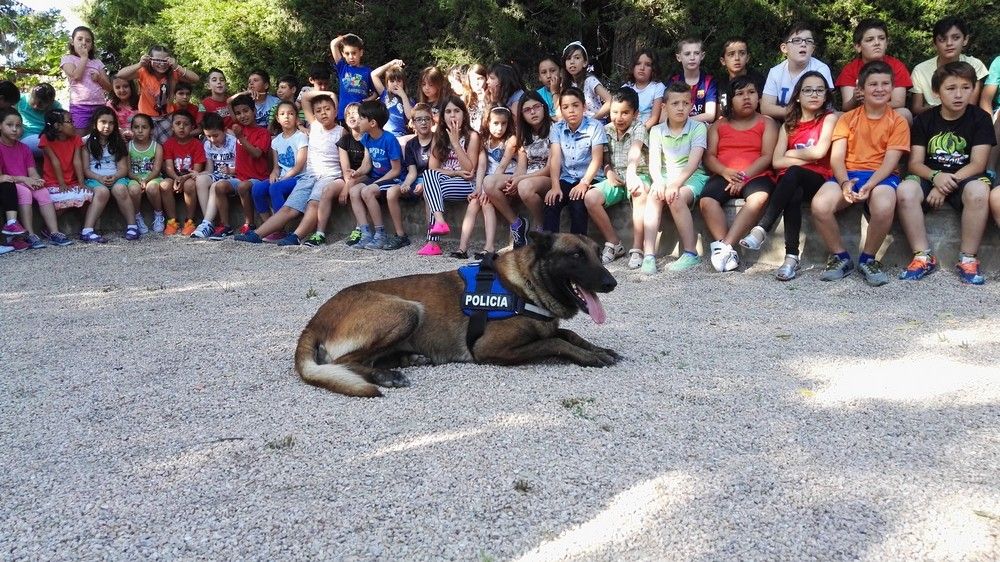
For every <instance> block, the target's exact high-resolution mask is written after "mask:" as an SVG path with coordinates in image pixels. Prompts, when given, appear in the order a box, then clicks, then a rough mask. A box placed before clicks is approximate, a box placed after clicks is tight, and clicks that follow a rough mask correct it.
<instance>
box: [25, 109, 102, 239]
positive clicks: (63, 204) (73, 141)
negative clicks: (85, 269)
mask: <svg viewBox="0 0 1000 562" xmlns="http://www.w3.org/2000/svg"><path fill="white" fill-rule="evenodd" d="M38 147H39V148H40V149H41V150H42V155H43V158H42V181H43V182H44V185H45V188H46V189H47V190H48V192H49V197H50V198H51V199H52V204H53V206H54V207H55V209H56V210H57V211H59V210H62V209H72V208H76V207H83V206H84V205H86V204H88V203H89V202H90V201H91V200H92V199H93V198H94V192H93V191H91V190H89V189H87V188H85V187H83V185H82V184H83V140H82V139H81V138H80V137H79V136H78V135H77V134H76V127H74V126H73V119H72V118H71V117H70V114H69V112H68V111H66V110H63V109H50V110H49V111H48V113H46V114H45V128H44V129H42V137H41V138H40V139H39V140H38ZM52 242H53V243H54V244H56V245H62V244H60V243H59V242H55V241H54V240H53V241H52Z"/></svg>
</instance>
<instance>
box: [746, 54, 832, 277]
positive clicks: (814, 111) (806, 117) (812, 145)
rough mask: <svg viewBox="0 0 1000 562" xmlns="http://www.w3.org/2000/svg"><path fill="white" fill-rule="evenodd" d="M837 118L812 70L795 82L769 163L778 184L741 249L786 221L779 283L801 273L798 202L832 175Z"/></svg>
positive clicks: (819, 77) (759, 242)
mask: <svg viewBox="0 0 1000 562" xmlns="http://www.w3.org/2000/svg"><path fill="white" fill-rule="evenodd" d="M836 124H837V115H836V114H835V113H834V112H833V99H832V96H831V91H830V89H829V88H828V87H827V83H826V79H825V78H824V77H823V75H822V74H821V73H819V72H818V71H815V70H810V71H809V72H806V73H805V74H803V75H802V78H799V81H798V83H797V84H795V89H794V90H793V91H792V97H791V101H790V102H789V103H788V117H786V118H785V124H784V126H783V127H781V129H780V130H779V131H778V143H777V146H775V149H774V157H773V159H772V163H773V165H774V168H775V169H776V170H780V172H778V185H777V186H776V187H775V188H774V193H772V194H771V198H770V200H769V201H768V203H767V208H766V209H765V210H764V216H762V217H761V218H760V221H758V222H757V226H755V227H753V229H752V230H750V234H748V235H747V236H746V237H744V238H743V239H742V240H740V246H743V247H744V248H749V249H751V250H759V249H760V247H761V245H763V243H764V239H765V238H766V236H767V233H768V232H770V231H771V229H772V228H774V225H775V223H777V222H778V219H779V218H781V217H784V219H785V221H784V223H785V261H784V263H783V264H782V265H781V267H779V268H778V270H777V271H776V272H775V274H774V275H775V277H777V278H778V280H780V281H788V280H791V279H793V278H795V272H796V271H798V269H799V232H800V231H801V230H802V202H803V201H809V200H811V199H812V198H813V196H814V195H816V192H818V191H819V188H820V187H822V186H823V182H825V181H826V178H829V177H832V176H833V169H832V168H831V167H830V145H831V144H832V139H833V128H834V126H835V125H836Z"/></svg>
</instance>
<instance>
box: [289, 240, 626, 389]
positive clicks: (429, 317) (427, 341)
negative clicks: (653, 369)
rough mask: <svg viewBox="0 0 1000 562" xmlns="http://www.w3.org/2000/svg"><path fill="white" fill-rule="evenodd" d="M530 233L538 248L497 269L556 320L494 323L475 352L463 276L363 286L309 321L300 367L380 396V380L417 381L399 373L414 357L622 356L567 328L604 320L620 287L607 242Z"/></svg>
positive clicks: (509, 256)
mask: <svg viewBox="0 0 1000 562" xmlns="http://www.w3.org/2000/svg"><path fill="white" fill-rule="evenodd" d="M530 238H531V243H530V244H528V245H526V246H524V247H522V248H517V249H515V250H513V251H510V252H507V253H504V254H502V255H500V256H498V257H497V258H496V261H495V265H494V267H495V270H496V272H497V276H498V277H499V279H500V281H501V283H502V284H503V286H504V287H506V288H507V289H508V290H510V291H511V292H513V293H515V294H516V295H518V296H519V297H521V298H522V299H525V300H527V301H530V302H532V303H534V304H535V305H537V307H540V308H542V309H544V310H547V311H548V312H549V313H550V314H549V317H548V318H546V319H539V318H537V317H528V316H524V315H518V316H514V317H512V318H507V319H504V320H491V321H489V322H487V323H486V325H485V329H484V331H483V333H482V336H481V337H479V338H478V339H477V340H476V341H475V343H474V344H473V345H472V346H471V349H470V347H469V346H468V345H467V343H466V333H467V330H468V327H469V317H468V316H466V315H465V314H464V313H463V311H462V304H463V303H462V299H463V296H464V295H465V292H466V286H465V281H464V280H463V278H462V277H461V275H460V274H459V272H457V271H449V272H444V273H436V274H424V275H409V276H406V277H397V278H394V279H385V280H382V281H371V282H368V283H360V284H357V285H352V286H350V287H347V288H346V289H344V290H342V291H340V292H339V293H337V294H336V295H334V296H333V297H331V298H330V300H328V301H326V303H324V304H323V306H321V307H320V309H319V310H318V311H317V312H316V315H315V316H313V318H312V320H310V321H309V324H307V325H306V328H305V330H303V331H302V335H301V336H299V342H298V346H297V348H296V350H295V370H296V372H297V373H298V374H299V376H301V377H302V379H303V380H304V381H305V382H307V383H309V384H312V385H315V386H319V387H322V388H326V389H329V390H332V391H334V392H339V393H341V394H346V395H349V396H369V397H370V396H382V393H381V392H380V391H379V388H378V387H379V386H382V387H388V388H394V387H403V386H409V381H408V380H407V378H406V377H405V376H404V375H403V374H402V373H400V372H399V371H395V370H392V369H393V368H394V367H399V366H401V365H403V364H404V362H405V361H407V360H409V359H411V358H413V357H414V356H423V357H424V358H426V359H427V360H429V361H430V362H431V363H434V364H441V363H448V362H467V361H474V362H477V363H493V364H497V365H516V364H520V363H526V362H530V361H540V360H543V359H547V358H550V357H560V358H563V359H567V360H569V361H572V362H573V363H576V364H577V365H584V366H591V367H604V366H608V365H612V364H614V363H615V362H616V361H618V360H619V359H620V358H621V356H619V355H618V354H617V353H615V352H614V351H612V350H610V349H604V348H601V347H597V346H595V345H593V344H592V343H590V342H588V341H587V340H585V339H583V338H582V337H580V336H579V335H577V334H576V333H575V332H572V331H570V330H567V329H562V328H559V320H560V319H568V318H572V317H573V316H574V315H576V313H577V311H581V310H582V311H583V312H585V313H587V314H589V315H590V316H591V318H592V319H593V320H594V321H595V322H597V323H598V324H601V323H603V322H604V319H605V313H604V307H603V306H602V305H601V301H600V300H599V299H598V298H597V295H596V293H607V292H610V291H611V290H613V289H614V288H615V285H616V284H617V283H616V281H615V278H614V277H612V276H611V274H610V273H609V272H608V270H607V269H606V268H605V267H604V266H603V265H601V259H600V256H599V254H598V246H597V244H596V243H595V242H594V241H593V240H590V239H589V238H586V237H583V236H578V235H574V234H547V233H531V234H530Z"/></svg>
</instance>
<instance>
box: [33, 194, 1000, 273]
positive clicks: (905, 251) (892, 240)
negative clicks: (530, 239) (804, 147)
mask: <svg viewBox="0 0 1000 562" xmlns="http://www.w3.org/2000/svg"><path fill="white" fill-rule="evenodd" d="M742 204H743V202H742V200H735V201H732V202H730V203H729V204H728V205H727V206H726V214H727V216H728V217H729V219H730V221H731V220H732V218H733V217H734V216H735V215H736V213H737V211H738V210H739V209H740V207H742ZM178 207H179V208H178V211H179V212H180V213H181V214H182V215H183V212H184V209H183V204H181V203H179V204H178ZM230 207H231V209H232V212H231V216H230V219H231V222H230V224H242V223H243V214H242V212H241V210H240V208H239V205H238V204H231V205H230ZM424 213H425V211H424V204H423V202H419V201H407V202H404V203H403V223H404V226H405V228H406V231H407V233H408V234H409V235H410V237H411V238H412V239H413V240H414V241H415V242H416V241H419V240H422V239H423V237H424V232H425V231H426V219H425V218H424V217H425V215H424ZM464 215H465V204H464V202H463V203H461V204H460V203H459V202H453V203H448V204H447V206H446V209H445V218H446V219H447V220H448V224H450V225H451V227H452V234H450V235H449V236H447V237H445V238H444V239H443V240H442V242H443V244H444V245H445V246H446V248H447V247H451V246H457V243H458V237H459V232H460V230H461V224H462V218H463V217H464ZM143 216H145V217H146V218H147V222H149V220H150V217H152V209H151V208H150V207H149V206H148V204H147V203H145V202H144V205H143ZM383 216H384V218H385V220H386V224H390V223H389V215H388V213H386V212H384V213H383ZM566 216H567V217H568V214H567V215H566ZM610 217H611V221H612V224H614V226H615V229H616V230H617V231H618V235H619V236H620V237H621V238H622V240H624V241H625V242H626V243H630V241H631V239H632V216H631V206H630V205H628V204H621V205H618V206H616V207H614V208H612V209H611V212H610ZM838 218H839V222H840V225H841V232H842V233H843V236H844V242H845V244H846V245H847V248H848V250H850V251H851V253H852V254H853V255H856V254H857V253H858V248H859V247H860V245H861V241H862V239H863V233H864V231H865V230H866V229H867V222H866V220H865V218H864V216H863V213H862V210H861V207H860V206H854V207H851V208H850V209H847V210H846V211H844V212H843V213H841V214H840V215H838ZM183 219H184V217H183V216H182V217H181V220H182V221H183ZM959 219H960V216H959V213H958V212H956V211H955V210H954V209H952V208H950V207H948V206H945V207H944V208H942V209H939V210H937V211H934V212H931V213H928V214H927V216H926V221H927V232H928V235H929V236H930V240H931V244H932V245H933V247H934V250H935V252H936V253H937V254H938V256H939V257H940V258H941V259H942V261H943V262H944V263H945V264H947V263H949V262H951V261H953V260H956V259H957V256H958V250H959V244H960V234H961V231H960V222H959ZM82 220H83V213H82V211H80V210H70V211H67V212H64V213H63V214H62V215H60V217H59V223H60V228H61V229H62V230H63V231H64V232H67V233H71V234H72V233H77V232H79V229H80V225H81V223H82ZM566 220H567V221H568V218H567V219H566ZM694 222H695V231H696V232H697V234H698V251H699V253H701V254H702V255H705V254H706V253H707V251H708V243H709V241H710V240H711V236H710V235H709V233H708V229H707V228H706V227H705V223H704V221H702V218H701V215H700V214H699V213H698V212H697V211H695V212H694ZM35 224H36V225H42V224H43V223H42V222H41V217H40V216H39V215H38V213H37V211H36V213H35ZM124 226H125V225H124V224H123V223H122V219H121V215H120V214H119V213H118V210H117V208H116V207H115V204H114V201H113V200H112V202H110V203H109V204H108V208H107V209H105V211H104V214H103V215H102V217H101V221H100V223H99V225H98V229H99V230H102V231H103V232H110V233H117V232H121V231H122V230H124ZM661 227H662V228H661V231H660V235H659V243H658V245H657V254H658V255H660V256H666V255H675V256H676V255H677V253H678V240H677V233H676V230H674V227H673V223H672V222H671V220H670V213H669V212H664V215H663V220H662V222H661ZM353 228H354V218H353V215H352V214H351V212H350V209H348V208H347V207H338V208H336V209H335V210H334V212H333V216H332V217H331V220H330V225H329V228H328V229H327V232H329V233H330V236H331V239H332V240H334V241H336V240H338V239H341V238H343V237H345V236H346V235H347V234H348V233H349V232H350V231H351V229H353ZM482 229H483V225H482V219H481V218H480V219H479V222H478V224H477V228H476V231H475V233H474V236H473V248H472V249H476V247H477V246H478V245H479V244H481V243H482V240H483V230H482ZM563 229H564V230H567V231H568V229H569V225H568V222H564V224H563ZM589 234H590V236H591V237H593V238H594V239H595V240H598V241H601V239H600V233H598V232H597V231H596V230H595V229H594V228H593V227H591V230H590V233H589ZM508 240H509V238H508V234H507V226H506V225H505V224H501V225H500V226H499V227H498V233H497V243H498V245H499V246H500V247H503V246H504V245H506V244H508V243H509V242H508ZM800 240H801V249H802V259H803V263H804V264H822V263H825V262H826V258H827V252H826V248H825V247H824V245H823V241H822V240H821V239H820V237H819V235H818V234H816V232H815V230H814V229H813V226H812V217H811V214H810V211H809V208H808V207H806V208H805V209H803V217H802V234H801V236H800ZM741 254H742V255H741V257H742V259H743V261H744V262H745V263H765V264H773V265H779V264H781V262H782V261H783V260H784V256H785V243H784V224H783V223H782V222H779V223H778V225H777V226H776V227H775V229H774V232H772V233H771V234H770V235H769V236H768V238H767V241H766V242H765V244H764V247H763V248H762V249H761V251H760V252H749V251H746V250H741ZM979 254H980V256H981V257H982V259H983V261H984V262H985V263H987V264H989V266H990V267H993V268H997V267H1000V232H998V229H997V228H996V226H995V225H994V223H993V221H992V220H990V221H989V224H988V226H987V228H986V235H985V236H984V237H983V242H982V246H981V249H980V252H979ZM911 256H912V251H911V250H910V247H909V245H908V244H907V242H906V237H905V236H904V235H903V232H902V230H901V229H900V226H899V222H898V221H896V223H895V224H894V225H893V228H892V230H891V231H890V233H889V236H887V237H886V240H885V242H884V243H883V244H882V249H881V250H880V252H879V257H880V259H881V260H882V261H883V263H885V265H887V266H889V267H896V268H898V267H903V266H905V265H906V264H907V263H909V261H910V257H911Z"/></svg>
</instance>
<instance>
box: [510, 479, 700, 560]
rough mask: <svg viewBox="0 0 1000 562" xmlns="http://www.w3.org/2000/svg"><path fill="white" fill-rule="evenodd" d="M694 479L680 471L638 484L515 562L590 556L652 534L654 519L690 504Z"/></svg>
mask: <svg viewBox="0 0 1000 562" xmlns="http://www.w3.org/2000/svg"><path fill="white" fill-rule="evenodd" d="M694 488H695V480H694V478H692V477H691V476H690V475H688V474H686V473H684V472H670V473H667V474H663V475H661V476H657V477H656V478H651V479H649V480H645V481H643V482H640V483H638V484H636V485H634V486H632V487H631V488H629V489H628V490H625V491H624V492H621V493H619V494H617V495H615V496H614V497H613V498H611V501H609V502H608V503H607V505H606V506H605V507H604V508H603V509H602V510H601V511H600V512H598V513H597V514H596V515H594V516H593V517H591V518H590V519H589V520H588V521H586V522H585V523H582V524H580V525H577V526H576V527H573V528H571V529H567V530H566V531H564V532H562V533H561V534H560V535H559V536H557V537H555V538H554V539H551V540H547V541H544V542H543V543H542V544H540V545H538V546H537V547H536V548H534V549H532V550H531V551H529V552H527V553H526V554H524V555H522V556H520V557H518V558H517V559H516V560H517V561H518V562H541V561H545V560H574V559H578V558H585V557H588V556H590V557H593V556H595V555H597V554H600V553H601V552H602V551H605V550H607V549H608V548H610V547H613V546H623V545H625V544H626V543H628V542H629V540H630V539H632V538H634V537H635V536H637V535H640V534H642V533H647V532H650V531H652V529H653V527H654V525H655V523H656V520H658V519H662V518H668V517H670V512H671V510H672V509H673V508H675V507H677V506H679V505H682V504H684V503H686V502H688V501H691V500H692V499H693V497H694V493H693V490H694Z"/></svg>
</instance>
